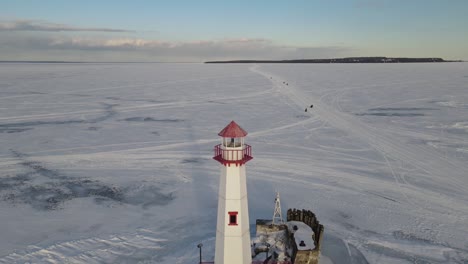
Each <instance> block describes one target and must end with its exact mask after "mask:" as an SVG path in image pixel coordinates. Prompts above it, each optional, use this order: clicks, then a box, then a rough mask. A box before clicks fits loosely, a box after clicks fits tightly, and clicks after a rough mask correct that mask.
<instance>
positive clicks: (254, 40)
mask: <svg viewBox="0 0 468 264" xmlns="http://www.w3.org/2000/svg"><path fill="white" fill-rule="evenodd" d="M467 28H468V1H467V0H302V1H299V0H298V1H293V0H291V1H285V0H282V1H274V0H256V1H252V0H250V1H243V0H235V1H220V0H217V1H214V0H213V1H209V0H197V1H188V0H187V1H181V0H171V1H150V0H148V1H144V0H133V1H119V0H108V1H106V0H101V1H95V0H80V1H63V0H43V1H34V0H29V1H26V0H11V1H5V0H0V60H73V61H176V62H178V61H193V62H199V61H205V60H217V59H301V58H331V57H348V56H389V57H390V56H393V57H396V56H404V57H443V58H445V59H468V30H467Z"/></svg>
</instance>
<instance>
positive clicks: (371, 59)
mask: <svg viewBox="0 0 468 264" xmlns="http://www.w3.org/2000/svg"><path fill="white" fill-rule="evenodd" d="M409 62H453V61H447V60H444V59H442V58H387V57H350V58H335V59H303V60H232V61H207V62H205V63H409ZM457 62H459V61H457Z"/></svg>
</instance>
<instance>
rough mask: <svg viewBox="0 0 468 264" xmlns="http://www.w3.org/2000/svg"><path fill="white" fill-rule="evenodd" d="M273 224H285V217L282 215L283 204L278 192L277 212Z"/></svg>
mask: <svg viewBox="0 0 468 264" xmlns="http://www.w3.org/2000/svg"><path fill="white" fill-rule="evenodd" d="M273 224H274V225H282V224H284V221H283V216H282V215H281V202H280V195H279V192H276V198H275V212H274V213H273Z"/></svg>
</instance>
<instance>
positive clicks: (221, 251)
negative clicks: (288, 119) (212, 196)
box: [213, 121, 252, 264]
mask: <svg viewBox="0 0 468 264" xmlns="http://www.w3.org/2000/svg"><path fill="white" fill-rule="evenodd" d="M218 135H219V136H221V137H222V142H221V144H219V145H217V146H215V149H214V151H215V155H214V157H213V159H215V160H217V161H219V163H221V164H222V167H221V178H220V181H219V194H218V222H217V227H216V248H215V262H214V263H215V264H250V263H252V253H251V247H250V231H249V208H248V202H247V184H246V175H245V163H246V162H247V161H249V160H251V159H252V152H251V147H250V146H249V145H247V144H244V137H245V136H246V135H247V132H246V131H245V130H244V129H242V128H241V127H240V126H239V125H237V124H236V122H234V121H232V122H231V123H229V125H227V126H226V127H225V128H224V129H223V130H221V132H219V133H218Z"/></svg>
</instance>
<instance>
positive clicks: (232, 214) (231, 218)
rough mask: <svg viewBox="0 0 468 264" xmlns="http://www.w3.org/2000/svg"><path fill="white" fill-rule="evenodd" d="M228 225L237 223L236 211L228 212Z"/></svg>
mask: <svg viewBox="0 0 468 264" xmlns="http://www.w3.org/2000/svg"><path fill="white" fill-rule="evenodd" d="M228 214H229V225H237V212H228Z"/></svg>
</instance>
